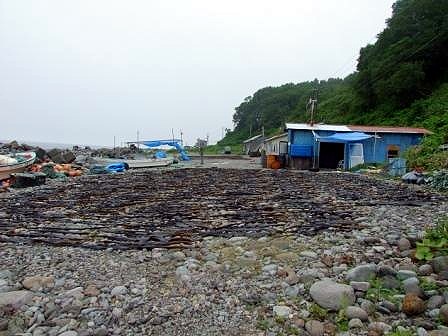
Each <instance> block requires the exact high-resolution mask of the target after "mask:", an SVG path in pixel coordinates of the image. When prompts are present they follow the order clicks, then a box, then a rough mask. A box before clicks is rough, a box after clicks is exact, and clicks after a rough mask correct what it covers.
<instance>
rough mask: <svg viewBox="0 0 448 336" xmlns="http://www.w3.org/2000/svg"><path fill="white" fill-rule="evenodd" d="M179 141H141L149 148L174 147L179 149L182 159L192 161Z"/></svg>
mask: <svg viewBox="0 0 448 336" xmlns="http://www.w3.org/2000/svg"><path fill="white" fill-rule="evenodd" d="M180 142H181V141H180V140H179V139H173V140H151V141H141V142H140V143H143V144H144V145H145V146H147V147H159V146H172V147H175V148H176V149H177V151H178V152H179V154H180V157H181V158H182V160H184V161H190V157H189V156H188V155H187V153H186V152H185V150H184V148H183V147H182V146H181V145H180Z"/></svg>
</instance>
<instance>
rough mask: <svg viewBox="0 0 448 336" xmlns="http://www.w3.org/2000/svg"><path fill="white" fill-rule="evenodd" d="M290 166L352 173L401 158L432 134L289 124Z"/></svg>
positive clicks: (403, 129) (414, 130) (420, 130)
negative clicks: (369, 165) (356, 168)
mask: <svg viewBox="0 0 448 336" xmlns="http://www.w3.org/2000/svg"><path fill="white" fill-rule="evenodd" d="M286 131H287V132H288V154H289V163H290V164H289V165H290V167H292V168H297V169H311V168H329V169H336V168H342V169H350V168H352V167H354V166H357V165H359V164H363V163H367V164H369V163H370V164H372V163H386V162H389V161H390V160H391V159H394V158H397V157H400V155H401V154H403V152H404V151H405V150H407V149H408V148H409V147H410V146H413V145H417V144H419V143H420V141H421V140H422V138H423V136H425V135H426V134H429V133H430V132H429V131H428V130H426V129H423V128H410V127H384V126H353V125H325V124H314V125H310V124H292V123H288V124H286Z"/></svg>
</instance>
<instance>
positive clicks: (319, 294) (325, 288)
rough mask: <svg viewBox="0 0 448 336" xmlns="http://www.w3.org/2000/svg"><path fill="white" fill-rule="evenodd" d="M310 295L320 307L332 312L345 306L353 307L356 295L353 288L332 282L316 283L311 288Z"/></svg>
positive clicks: (322, 281)
mask: <svg viewBox="0 0 448 336" xmlns="http://www.w3.org/2000/svg"><path fill="white" fill-rule="evenodd" d="M310 295H311V297H312V298H313V300H314V301H316V303H317V304H318V305H319V306H321V307H323V308H325V309H330V310H339V309H341V308H342V307H344V305H347V304H348V305H352V304H353V303H354V302H355V294H354V291H353V288H352V287H351V286H348V285H343V284H338V283H336V282H334V281H331V280H321V281H318V282H316V283H314V284H313V285H312V286H311V288H310Z"/></svg>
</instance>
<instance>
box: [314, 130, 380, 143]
mask: <svg viewBox="0 0 448 336" xmlns="http://www.w3.org/2000/svg"><path fill="white" fill-rule="evenodd" d="M372 137H373V136H372V135H368V134H366V133H362V132H347V133H335V134H333V135H330V136H324V137H321V136H316V140H318V141H320V142H339V143H341V142H342V143H347V142H360V141H364V140H367V139H370V138H372Z"/></svg>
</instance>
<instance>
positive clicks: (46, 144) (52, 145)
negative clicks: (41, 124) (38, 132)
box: [0, 140, 111, 150]
mask: <svg viewBox="0 0 448 336" xmlns="http://www.w3.org/2000/svg"><path fill="white" fill-rule="evenodd" d="M11 141H12V140H0V144H2V143H3V144H5V143H10V142H11ZM17 142H18V143H19V144H27V145H30V146H38V147H41V148H43V149H45V150H49V149H53V148H58V149H72V148H73V146H78V147H80V148H84V147H85V146H89V147H90V148H92V149H98V148H109V147H111V146H98V145H86V144H67V143H57V142H41V141H31V140H30V141H28V140H17Z"/></svg>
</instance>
